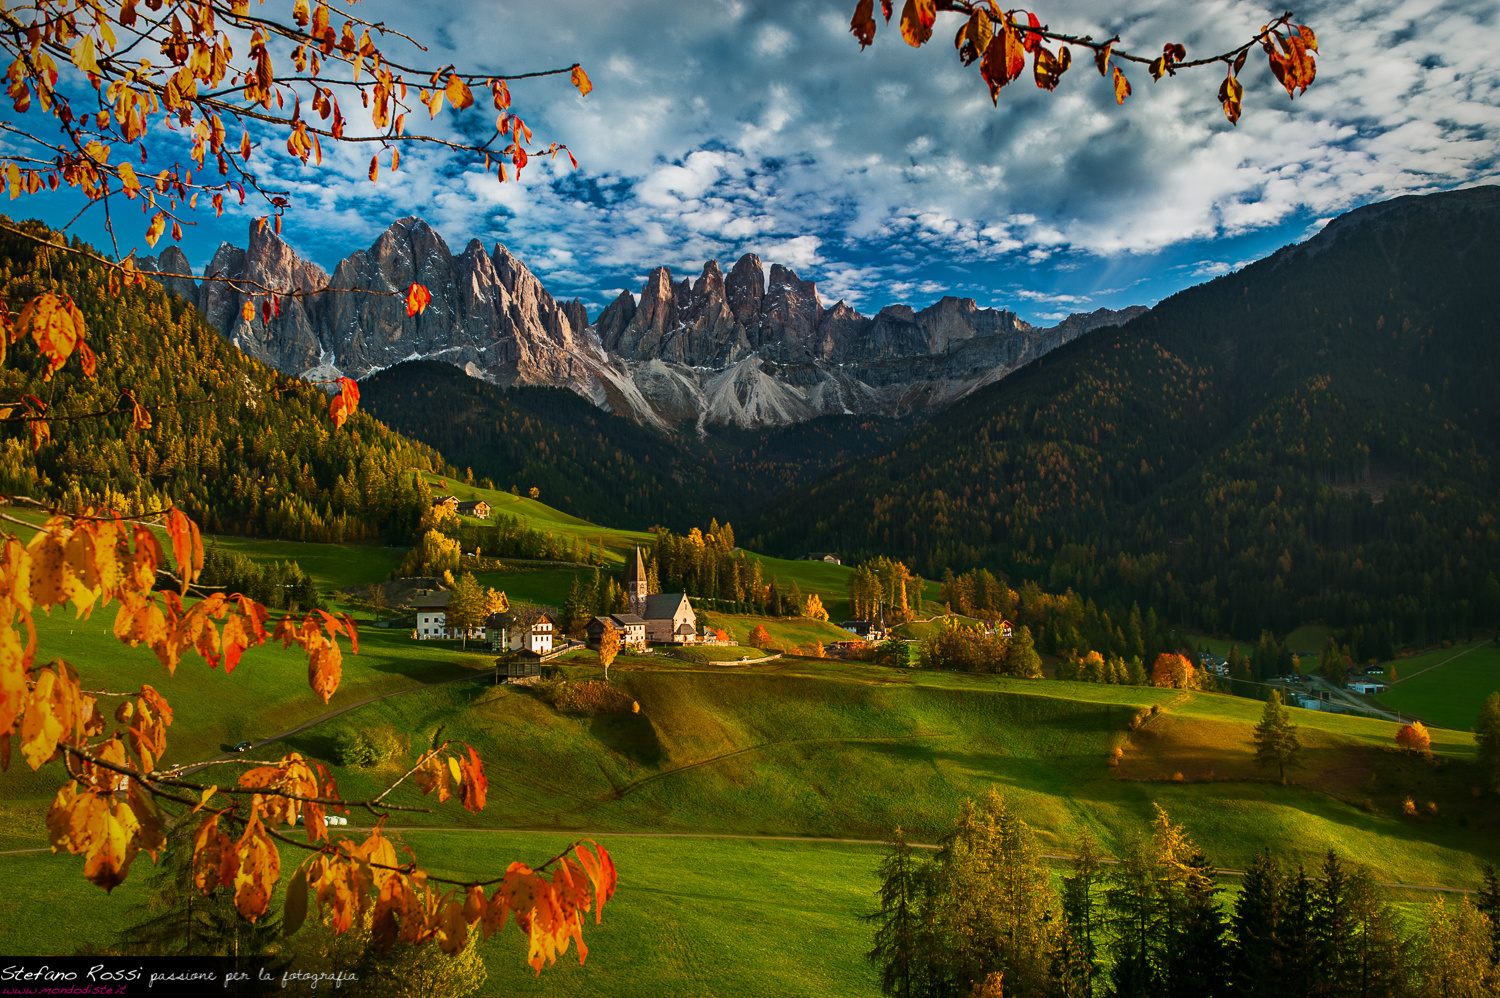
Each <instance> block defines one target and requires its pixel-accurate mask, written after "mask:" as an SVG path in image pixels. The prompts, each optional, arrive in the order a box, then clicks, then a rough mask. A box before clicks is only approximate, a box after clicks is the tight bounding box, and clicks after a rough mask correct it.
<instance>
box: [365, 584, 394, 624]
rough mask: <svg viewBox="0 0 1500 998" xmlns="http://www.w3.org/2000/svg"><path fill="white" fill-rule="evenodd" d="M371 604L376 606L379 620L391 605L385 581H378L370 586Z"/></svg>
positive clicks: (376, 617)
mask: <svg viewBox="0 0 1500 998" xmlns="http://www.w3.org/2000/svg"><path fill="white" fill-rule="evenodd" d="M370 605H371V606H372V607H374V608H375V619H376V620H379V619H380V617H381V614H383V613H384V612H385V611H386V610H387V609H389V607H390V605H391V597H390V592H389V590H388V588H387V587H386V584H385V583H384V582H377V583H375V584H374V585H373V586H371V587H370Z"/></svg>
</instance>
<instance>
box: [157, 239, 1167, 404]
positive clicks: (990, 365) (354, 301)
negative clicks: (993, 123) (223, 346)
mask: <svg viewBox="0 0 1500 998" xmlns="http://www.w3.org/2000/svg"><path fill="white" fill-rule="evenodd" d="M142 266H143V267H144V268H146V269H153V270H166V271H175V272H178V273H181V274H184V275H188V274H192V273H193V271H192V268H191V266H190V265H189V262H188V261H187V259H186V257H185V256H184V255H183V254H182V252H181V251H180V250H179V249H177V248H176V247H169V248H168V249H167V250H165V251H163V254H162V256H161V258H160V259H156V258H147V259H146V260H143V261H142ZM205 274H206V275H209V276H216V277H223V278H229V279H230V280H229V281H222V280H215V281H206V280H205V281H203V282H202V283H201V285H200V284H199V283H198V282H197V281H196V280H193V279H190V278H188V277H186V276H184V277H168V278H163V279H162V283H163V285H164V286H166V287H167V288H168V290H170V291H172V292H173V293H175V294H177V295H179V296H181V297H183V298H185V299H187V300H188V301H190V302H192V303H193V304H195V305H197V306H198V308H199V310H200V311H201V312H203V314H204V316H205V317H206V318H207V319H208V321H209V322H210V323H211V324H212V325H213V326H215V327H216V328H218V329H219V330H220V331H221V332H222V333H223V334H224V335H225V337H226V338H228V339H229V340H230V341H231V342H233V343H235V344H236V345H237V346H239V347H240V348H241V349H242V350H244V351H245V352H246V353H247V354H249V355H250V356H252V357H255V358H256V359H258V360H261V361H263V362H265V363H267V364H269V365H271V366H273V367H276V368H277V369H279V370H281V371H283V372H285V373H290V374H294V375H297V376H300V377H303V378H306V379H309V380H327V379H329V378H332V377H336V376H340V375H351V376H355V377H358V378H364V377H369V376H370V375H372V374H375V373H378V372H379V371H381V370H384V369H386V368H389V367H392V366H394V365H396V364H399V363H402V362H404V361H409V360H419V359H435V360H442V361H445V362H447V363H451V364H453V365H455V366H457V367H461V368H463V369H464V370H465V371H466V372H467V373H469V374H470V375H471V376H474V377H479V378H483V379H484V380H487V381H490V382H493V383H495V384H498V385H501V386H508V385H513V384H525V385H536V386H556V387H563V388H567V389H569V390H571V391H573V392H575V393H577V394H579V395H581V396H583V397H585V398H587V399H589V400H590V401H591V402H593V403H594V404H595V405H597V406H599V407H601V408H603V409H605V410H607V411H611V412H616V413H619V414H621V415H624V416H627V417H628V418H631V419H633V420H635V421H636V422H639V423H643V424H647V425H651V426H655V427H657V428H658V429H663V430H668V431H671V430H675V429H677V428H679V427H682V426H684V425H693V424H696V427H697V429H698V432H699V433H700V434H701V433H702V432H704V427H705V424H707V423H724V424H733V425H738V426H742V427H746V428H753V427H756V426H772V425H790V424H794V423H798V422H804V421H806V420H809V419H813V418H816V417H818V416H822V415H842V414H849V415H881V416H892V417H901V416H906V415H909V414H911V413H914V412H916V413H920V412H930V411H936V410H938V409H941V408H942V407H944V406H946V405H948V404H951V403H952V402H953V401H954V400H956V399H958V398H962V397H964V396H965V395H967V394H969V393H970V392H972V391H974V390H976V389H977V388H980V387H982V386H983V385H985V384H989V383H991V382H993V381H995V380H997V379H999V378H1001V377H1004V376H1005V375H1006V374H1008V373H1009V372H1010V371H1012V370H1014V369H1015V368H1016V367H1018V366H1020V365H1022V364H1024V363H1027V362H1028V361H1030V360H1031V359H1033V358H1035V357H1037V356H1040V355H1042V354H1043V353H1045V352H1047V351H1048V350H1050V349H1054V348H1055V347H1056V346H1058V345H1060V344H1062V343H1065V342H1068V341H1070V340H1071V339H1074V338H1076V337H1078V336H1081V335H1084V334H1085V333H1087V332H1089V331H1091V330H1093V329H1095V328H1099V327H1101V326H1104V325H1113V324H1117V323H1119V322H1123V321H1128V320H1129V319H1131V318H1134V317H1135V316H1137V315H1139V314H1142V313H1143V312H1144V311H1145V309H1144V308H1142V307H1140V306H1132V307H1131V308H1128V309H1124V310H1120V311H1111V310H1108V309H1100V310H1097V311H1095V312H1093V313H1087V314H1085V313H1079V314H1075V315H1073V316H1070V317H1069V318H1068V319H1067V320H1065V321H1064V322H1063V323H1060V324H1059V325H1057V326H1052V327H1047V328H1037V327H1033V326H1031V325H1030V324H1028V323H1026V322H1024V321H1022V320H1020V319H1018V318H1017V317H1016V316H1015V314H1014V313H1012V312H1008V311H1005V310H1002V309H992V308H980V307H979V306H978V304H977V303H976V302H975V300H974V299H972V298H956V297H951V296H948V297H944V298H941V299H939V300H938V301H937V302H934V303H933V304H932V305H929V306H928V307H927V308H924V309H922V310H920V311H919V310H916V309H913V308H912V307H911V306H909V305H891V306H887V307H885V308H883V309H881V310H880V312H878V313H877V314H876V315H874V316H868V317H867V316H863V315H861V314H860V313H858V312H857V311H855V310H854V309H852V308H851V307H849V306H848V305H847V303H845V302H843V301H842V300H841V301H838V302H836V303H834V304H833V305H828V306H825V305H824V304H823V301H822V299H821V297H820V296H819V294H818V291H817V285H816V284H815V283H814V282H812V281H804V280H802V279H801V278H799V277H798V276H797V274H796V273H795V271H793V270H791V269H790V268H788V267H785V266H783V265H781V264H779V263H773V264H771V267H770V272H769V274H767V273H766V271H765V269H764V267H763V265H762V263H761V260H760V258H759V257H757V256H755V255H754V254H746V255H744V256H742V257H741V258H740V259H739V260H738V261H737V262H736V263H735V264H734V266H733V267H732V268H731V270H730V272H729V274H728V276H727V277H726V276H725V275H724V274H723V272H722V270H721V269H720V266H719V263H718V261H716V260H710V261H707V262H706V263H705V264H704V266H703V270H702V272H701V274H700V275H699V277H698V279H697V281H696V282H694V281H692V280H690V279H687V278H684V279H682V280H680V281H674V280H673V277H672V273H671V270H670V269H669V268H667V267H657V268H655V269H653V270H652V271H651V272H650V274H649V275H648V276H647V278H646V281H645V284H644V285H643V287H642V290H641V293H640V295H639V299H637V296H635V295H632V294H631V293H630V292H628V291H622V292H621V293H620V295H619V296H618V297H617V298H616V299H615V300H614V301H613V302H612V303H611V304H610V305H609V306H607V307H606V308H605V309H603V310H602V311H601V312H600V314H599V315H598V316H597V317H596V318H595V320H594V322H593V323H589V321H588V313H587V310H586V309H585V308H584V306H583V304H582V303H581V302H579V301H578V300H576V299H574V300H573V301H570V302H559V301H557V300H556V299H554V298H553V297H552V295H551V294H550V293H549V292H548V291H547V290H546V287H545V286H544V284H543V283H542V282H541V281H540V280H539V279H538V278H537V277H536V275H535V274H533V273H532V272H531V270H530V269H529V268H528V267H527V266H526V264H525V263H524V262H523V261H521V260H520V259H519V258H517V257H516V256H514V255H513V254H511V253H510V251H509V250H508V249H507V248H506V247H505V246H504V245H503V244H499V243H497V244H496V245H495V247H494V249H493V251H491V252H489V253H486V252H485V249H484V246H483V244H482V243H481V242H479V241H478V240H470V241H469V243H468V244H467V246H466V247H465V248H464V250H463V252H461V253H459V254H457V255H454V254H453V253H452V252H451V251H450V249H449V247H448V245H447V243H446V242H445V241H444V240H443V238H442V237H441V236H440V235H439V234H438V233H437V232H436V231H434V230H433V229H432V228H431V227H430V226H429V225H427V223H426V222H424V221H422V220H421V219H419V218H416V217H415V216H408V217H406V218H403V219H400V220H398V221H397V222H395V223H393V224H392V225H391V226H390V227H389V228H388V229H387V230H386V231H385V232H383V233H382V234H381V235H380V236H379V237H378V238H377V239H376V240H375V242H374V243H373V244H372V245H371V246H370V248H369V249H367V250H357V251H355V252H354V253H351V254H350V255H349V256H348V257H346V258H345V259H343V260H342V261H340V262H339V264H338V265H337V266H336V267H335V268H334V270H333V273H332V274H331V275H330V274H327V273H326V272H325V271H323V270H322V269H321V268H320V267H318V266H317V265H316V264H312V263H309V262H307V261H303V260H301V259H300V258H299V257H298V256H297V254H296V253H295V251H293V250H292V248H291V247H290V246H289V245H288V244H287V243H285V242H284V241H283V240H282V239H281V238H280V237H279V236H277V235H275V234H274V233H272V232H270V231H269V230H267V229H265V228H264V227H262V226H259V225H255V224H252V225H251V226H250V232H249V240H248V244H247V247H246V248H244V249H241V248H239V247H236V246H233V245H231V244H229V243H223V244H221V245H220V247H219V249H218V250H217V251H216V252H215V254H214V257H213V259H212V261H211V262H210V263H209V264H208V266H207V268H206V269H205ZM236 280H244V281H246V282H247V283H246V284H244V285H241V284H236V283H234V282H235V281H236ZM249 282H254V283H255V284H262V285H267V286H272V287H288V288H297V289H302V290H311V289H314V288H322V287H327V288H329V289H331V290H330V291H329V292H328V293H323V294H311V295H307V296H305V297H297V298H287V299H285V300H284V301H283V303H282V308H281V312H280V314H279V315H277V316H275V317H273V318H272V319H271V320H270V321H269V322H265V321H262V319H261V317H260V315H259V314H258V313H257V314H256V315H255V316H254V317H253V318H251V319H249V320H246V319H244V317H243V315H242V314H241V309H242V307H243V305H244V303H245V302H246V301H251V302H253V303H256V304H258V300H257V299H258V295H257V292H256V289H255V287H254V285H253V284H252V283H249ZM413 282H416V283H421V284H423V285H425V286H426V287H427V288H428V290H429V291H430V292H431V293H432V296H433V297H432V302H431V304H429V306H428V308H427V310H426V311H425V312H424V313H423V314H422V315H420V316H417V317H408V316H406V315H405V311H404V308H403V307H402V304H401V302H400V300H399V298H398V297H391V296H388V295H380V294H373V295H372V294H358V293H340V292H347V291H349V290H350V289H355V290H365V291H376V292H392V291H399V290H402V289H404V288H405V287H406V286H407V285H408V284H410V283H413Z"/></svg>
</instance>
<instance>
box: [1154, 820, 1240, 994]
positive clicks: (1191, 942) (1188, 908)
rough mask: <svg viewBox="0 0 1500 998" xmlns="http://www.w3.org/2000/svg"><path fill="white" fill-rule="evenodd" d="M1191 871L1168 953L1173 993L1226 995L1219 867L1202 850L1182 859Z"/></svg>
mask: <svg viewBox="0 0 1500 998" xmlns="http://www.w3.org/2000/svg"><path fill="white" fill-rule="evenodd" d="M1181 865H1182V868H1183V870H1184V872H1185V873H1186V877H1185V880H1184V882H1183V886H1182V889H1181V898H1180V901H1179V903H1178V905H1177V906H1176V907H1177V909H1178V910H1177V914H1176V916H1175V917H1174V919H1173V922H1172V924H1171V926H1170V927H1169V928H1170V931H1171V941H1170V948H1169V950H1168V954H1167V975H1166V976H1167V987H1166V994H1167V996H1168V998H1220V996H1222V995H1226V994H1228V992H1229V973H1228V951H1227V946H1226V943H1225V938H1224V933H1225V929H1226V928H1227V927H1226V926H1225V924H1224V914H1223V912H1222V911H1220V909H1219V901H1218V895H1219V886H1218V881H1217V878H1218V871H1217V870H1216V869H1215V868H1214V865H1213V864H1212V863H1210V862H1209V861H1208V857H1207V856H1205V855H1204V854H1203V852H1202V851H1201V850H1199V849H1196V848H1194V849H1192V850H1191V852H1189V853H1188V855H1187V856H1186V857H1185V858H1184V859H1183V860H1182V861H1181Z"/></svg>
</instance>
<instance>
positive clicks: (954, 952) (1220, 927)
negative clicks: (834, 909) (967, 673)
mask: <svg viewBox="0 0 1500 998" xmlns="http://www.w3.org/2000/svg"><path fill="white" fill-rule="evenodd" d="M1154 810H1155V814H1154V817H1153V819H1152V822H1151V825H1150V829H1149V831H1148V832H1147V833H1146V834H1144V835H1142V836H1141V837H1140V838H1139V839H1138V840H1136V841H1135V842H1133V843H1131V844H1129V845H1128V846H1127V847H1126V848H1125V849H1124V851H1123V852H1122V853H1121V855H1120V856H1118V857H1117V858H1115V859H1109V858H1107V857H1105V856H1104V855H1103V854H1102V853H1101V851H1100V847H1099V844H1098V843H1097V841H1095V840H1094V839H1093V838H1092V837H1091V836H1090V835H1088V834H1087V833H1085V834H1084V835H1083V836H1081V837H1080V838H1079V839H1078V840H1077V842H1076V844H1075V847H1074V853H1075V855H1074V857H1073V859H1072V860H1071V862H1070V864H1069V866H1070V869H1069V871H1068V873H1067V875H1066V876H1064V877H1063V878H1062V879H1061V884H1060V889H1059V888H1058V887H1057V886H1054V882H1053V877H1052V873H1051V871H1050V870H1049V868H1048V867H1047V864H1046V863H1045V862H1044V860H1043V857H1042V852H1041V848H1040V846H1039V845H1038V843H1037V838H1036V835H1035V833H1034V832H1033V830H1032V829H1031V827H1030V826H1029V825H1028V824H1027V823H1026V821H1024V820H1023V819H1022V818H1021V817H1020V816H1019V815H1018V814H1017V813H1016V811H1015V809H1014V808H1013V806H1012V805H1011V804H1010V802H1009V801H1007V800H1006V798H1005V797H1003V796H1001V795H1000V794H999V793H997V792H996V791H995V790H993V789H992V790H991V791H990V792H989V794H988V795H987V796H986V798H985V799H984V800H983V801H982V802H980V803H978V804H976V803H975V802H973V801H972V800H970V801H965V802H964V804H963V806H962V808H961V809H960V813H959V816H958V819H957V820H956V821H955V823H954V826H953V829H952V830H951V831H950V832H949V833H948V834H947V835H946V836H945V837H944V838H943V840H942V842H941V848H940V849H939V850H938V851H937V853H936V855H934V856H933V857H932V858H930V859H918V858H917V857H916V855H915V854H914V852H913V849H912V845H911V843H909V842H908V841H907V840H906V838H905V835H904V833H903V832H902V830H901V829H899V828H897V829H896V830H895V833H894V836H893V839H894V841H893V844H892V847H891V851H890V853H889V854H888V855H887V857H886V858H885V860H884V861H883V862H882V864H881V866H880V869H879V876H880V881H881V883H880V888H879V892H878V898H879V904H878V909H877V911H875V912H874V913H873V914H871V915H870V916H869V920H870V921H871V922H872V923H873V925H874V938H873V945H872V947H871V949H870V951H869V959H870V960H871V962H872V963H873V964H874V965H875V967H876V969H877V971H878V972H879V975H880V982H881V989H882V991H883V992H884V993H885V994H886V995H889V996H892V998H971V996H973V998H986V996H994V998H998V996H1001V995H1005V996H1009V998H1031V996H1035V998H1093V996H1096V995H1098V996H1110V998H1158V996H1160V998H1219V996H1225V998H1227V996H1231V995H1233V996H1245V998H1450V996H1455V995H1466V996H1467V995H1474V996H1480V995H1496V994H1500V970H1497V966H1496V958H1497V955H1500V934H1497V931H1496V925H1497V919H1500V880H1497V878H1496V875H1495V872H1494V869H1493V868H1492V867H1487V868H1486V870H1485V875H1484V881H1483V883H1482V884H1481V885H1479V891H1478V893H1477V894H1476V896H1475V898H1474V900H1472V901H1471V900H1469V899H1468V898H1467V897H1460V898H1459V899H1457V900H1456V901H1455V900H1450V899H1440V900H1438V901H1436V902H1434V903H1433V904H1431V905H1429V906H1427V908H1426V910H1425V912H1424V914H1423V916H1422V917H1421V918H1420V919H1415V920H1411V921H1408V920H1406V919H1404V918H1403V917H1402V916H1401V915H1400V914H1399V912H1398V910H1397V908H1396V907H1395V905H1394V904H1393V903H1392V901H1391V899H1390V897H1389V896H1388V895H1387V892H1386V891H1385V890H1384V889H1383V888H1381V887H1380V886H1379V884H1377V883H1376V881H1375V877H1374V875H1373V874H1372V873H1371V871H1369V870H1368V869H1367V868H1365V867H1363V866H1361V865H1359V864H1356V863H1352V862H1350V861H1348V860H1347V859H1346V858H1344V857H1342V856H1340V855H1339V854H1338V853H1337V852H1335V851H1332V850H1330V851H1329V852H1328V853H1327V854H1326V855H1325V856H1324V858H1323V860H1322V862H1321V863H1320V864H1319V865H1318V866H1317V867H1316V868H1315V869H1314V870H1312V871H1309V870H1307V869H1306V868H1305V867H1304V866H1302V865H1300V864H1298V865H1297V866H1295V867H1288V866H1286V865H1285V864H1283V863H1282V861H1281V860H1280V859H1279V858H1278V857H1277V856H1276V855H1275V854H1274V853H1273V852H1271V851H1270V850H1269V849H1267V850H1265V851H1263V852H1261V853H1260V854H1258V855H1257V856H1256V858H1255V860H1254V861H1253V862H1252V863H1251V865H1250V867H1249V869H1248V870H1246V871H1245V874H1244V876H1243V877H1242V878H1241V881H1240V891H1239V893H1238V895H1237V896H1236V897H1235V899H1234V901H1233V902H1232V903H1226V901H1225V900H1224V898H1223V894H1224V889H1223V887H1222V884H1221V877H1220V873H1219V871H1218V870H1217V868H1216V867H1215V865H1214V864H1213V863H1212V861H1211V860H1210V859H1209V857H1208V855H1207V854H1206V853H1205V852H1204V850H1203V849H1202V848H1201V847H1200V846H1199V845H1198V844H1197V843H1196V842H1195V841H1194V840H1193V838H1192V836H1191V835H1189V834H1188V832H1187V831H1186V829H1184V828H1183V827H1182V826H1181V825H1180V824H1177V823H1174V822H1173V821H1172V820H1171V818H1170V816H1169V815H1168V814H1167V812H1166V811H1165V810H1163V809H1162V808H1161V807H1160V806H1155V807H1154Z"/></svg>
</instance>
